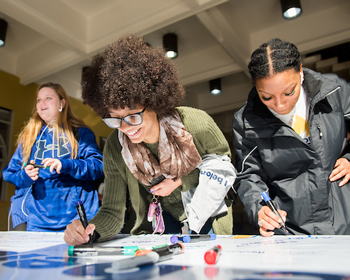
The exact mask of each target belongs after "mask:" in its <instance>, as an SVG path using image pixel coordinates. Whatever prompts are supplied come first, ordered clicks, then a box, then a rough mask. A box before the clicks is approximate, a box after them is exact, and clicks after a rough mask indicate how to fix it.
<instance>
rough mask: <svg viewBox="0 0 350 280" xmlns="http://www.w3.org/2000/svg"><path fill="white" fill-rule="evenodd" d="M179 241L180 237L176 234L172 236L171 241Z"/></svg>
mask: <svg viewBox="0 0 350 280" xmlns="http://www.w3.org/2000/svg"><path fill="white" fill-rule="evenodd" d="M178 241H179V238H178V237H177V236H176V235H173V236H172V237H170V242H171V243H172V244H175V243H177V242H178Z"/></svg>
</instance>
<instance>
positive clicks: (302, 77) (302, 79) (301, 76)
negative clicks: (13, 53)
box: [300, 72, 304, 84]
mask: <svg viewBox="0 0 350 280" xmlns="http://www.w3.org/2000/svg"><path fill="white" fill-rule="evenodd" d="M300 78H301V84H303V82H304V75H303V74H302V73H301V72H300Z"/></svg>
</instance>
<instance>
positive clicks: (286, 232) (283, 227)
mask: <svg viewBox="0 0 350 280" xmlns="http://www.w3.org/2000/svg"><path fill="white" fill-rule="evenodd" d="M261 196H262V198H263V199H264V201H265V202H266V204H267V206H269V208H270V209H271V210H272V212H273V213H275V214H276V215H277V216H278V218H279V219H280V220H281V222H280V223H279V224H280V226H281V229H282V230H283V231H284V232H285V234H289V232H288V230H287V227H286V224H285V223H284V221H283V219H282V217H281V215H280V213H278V211H277V209H276V207H275V205H274V204H273V202H272V200H271V198H270V197H269V195H268V194H267V192H262V193H261Z"/></svg>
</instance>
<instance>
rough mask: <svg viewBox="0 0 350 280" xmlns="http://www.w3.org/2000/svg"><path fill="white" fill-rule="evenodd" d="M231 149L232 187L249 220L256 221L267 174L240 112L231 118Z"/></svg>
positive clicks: (254, 223)
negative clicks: (233, 169) (233, 161)
mask: <svg viewBox="0 0 350 280" xmlns="http://www.w3.org/2000/svg"><path fill="white" fill-rule="evenodd" d="M233 150H234V156H235V167H236V169H237V178H236V180H235V183H234V188H235V190H236V191H237V194H238V196H239V198H240V199H241V201H242V203H243V205H244V211H245V212H246V214H247V216H248V218H249V221H250V223H251V224H253V225H257V223H258V212H259V210H260V209H261V207H262V205H261V204H260V202H261V200H262V199H261V193H262V192H263V191H266V190H267V189H268V187H267V185H266V184H265V182H266V179H267V176H266V174H265V172H264V170H263V168H262V166H261V159H260V155H259V149H258V146H257V145H256V143H255V142H254V141H252V139H249V138H247V137H245V135H244V128H243V122H242V120H241V117H240V114H239V113H236V115H235V116H234V119H233Z"/></svg>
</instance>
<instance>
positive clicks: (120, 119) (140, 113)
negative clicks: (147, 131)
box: [102, 107, 146, 129]
mask: <svg viewBox="0 0 350 280" xmlns="http://www.w3.org/2000/svg"><path fill="white" fill-rule="evenodd" d="M145 110H146V107H145V108H144V109H143V110H142V111H141V112H138V113H133V114H129V115H126V116H125V117H123V118H118V117H108V118H106V117H104V118H102V120H103V121H104V123H105V124H106V125H107V126H108V127H110V128H114V129H117V128H120V127H121V126H122V121H124V122H125V123H126V124H128V125H130V126H138V125H140V124H142V123H143V117H142V114H143V113H144V112H145ZM134 115H139V116H140V117H141V122H140V123H138V124H130V123H129V122H128V121H127V120H125V118H128V117H130V116H134ZM108 119H117V120H119V121H120V125H119V126H117V127H114V126H110V125H109V124H108V123H107V120H108Z"/></svg>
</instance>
